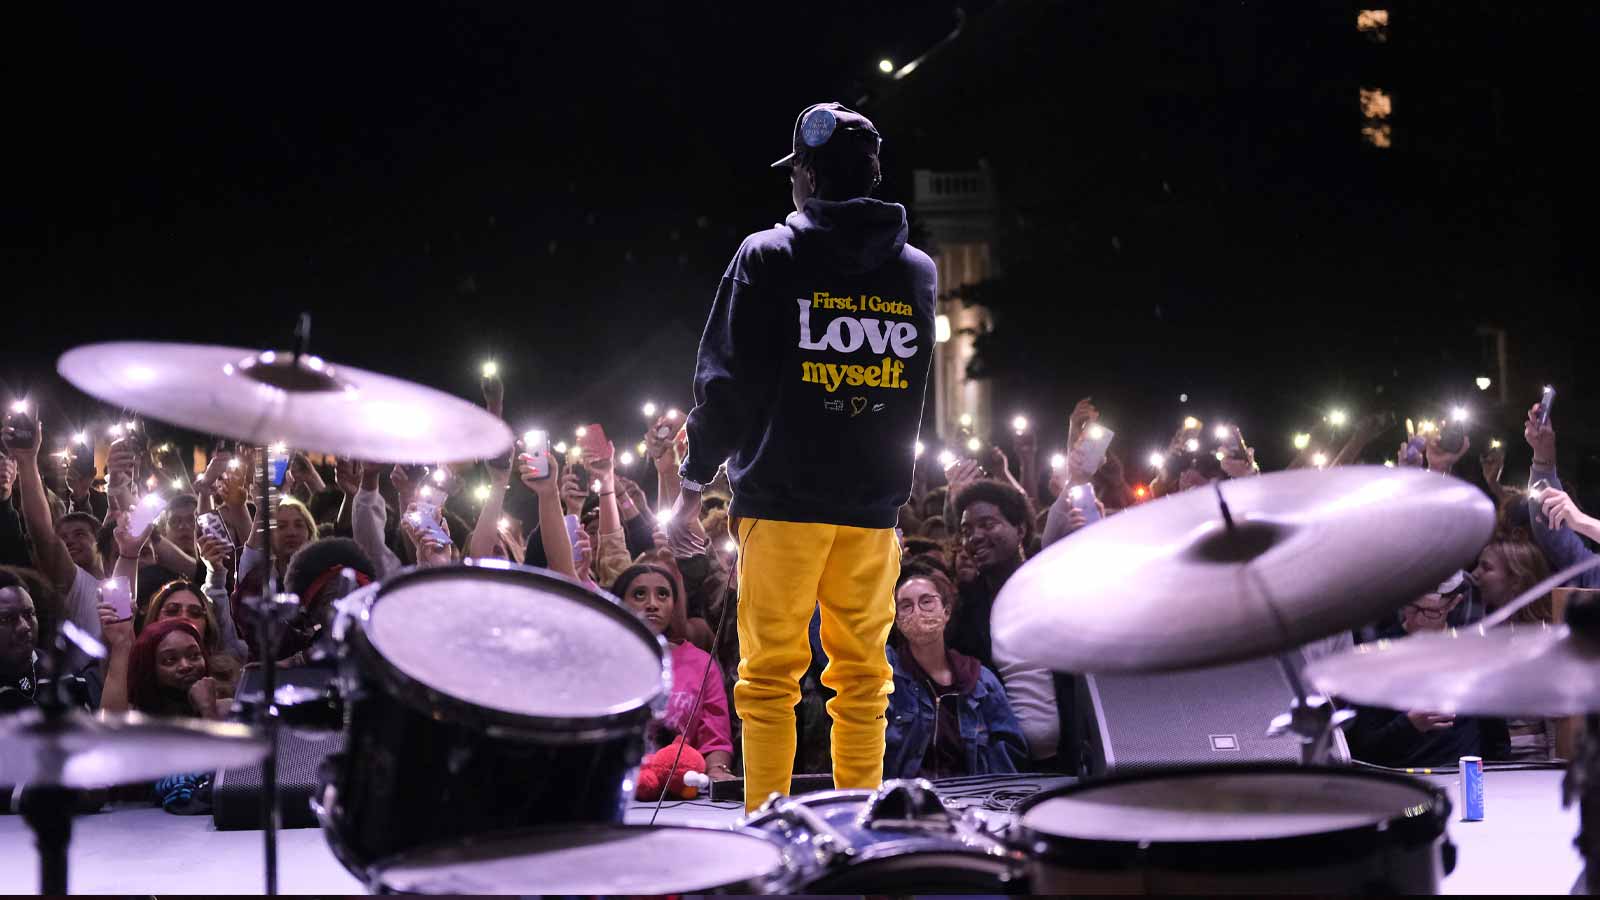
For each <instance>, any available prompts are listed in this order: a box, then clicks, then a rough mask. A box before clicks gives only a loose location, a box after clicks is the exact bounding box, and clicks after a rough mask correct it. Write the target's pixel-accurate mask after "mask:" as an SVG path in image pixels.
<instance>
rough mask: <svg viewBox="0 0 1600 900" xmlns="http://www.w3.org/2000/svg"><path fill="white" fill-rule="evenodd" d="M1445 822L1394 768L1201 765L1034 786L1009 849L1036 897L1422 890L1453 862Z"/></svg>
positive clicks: (1429, 795)
mask: <svg viewBox="0 0 1600 900" xmlns="http://www.w3.org/2000/svg"><path fill="white" fill-rule="evenodd" d="M1449 817H1450V801H1449V799H1448V798H1446V796H1445V794H1444V792H1443V791H1441V790H1439V789H1438V788H1435V787H1434V786H1433V785H1430V784H1427V783H1425V782H1421V781H1417V780H1415V779H1412V778H1406V777H1404V776H1400V775H1390V774H1383V773H1374V772H1359V771H1353V770H1350V769H1335V768H1317V767H1297V766H1287V765H1286V766H1275V767H1266V768H1262V767H1250V768H1241V767H1234V768H1218V767H1209V768H1202V769H1190V770H1183V771H1176V772H1157V773H1150V774H1141V775H1135V776H1128V777H1122V778H1111V779H1106V780H1101V781H1093V782H1084V783H1080V784H1077V785H1073V786H1072V787H1069V788H1064V789H1061V790H1057V791H1052V792H1050V793H1047V794H1041V795H1039V796H1037V797H1034V798H1032V799H1030V800H1028V801H1027V802H1026V803H1024V804H1023V805H1022V806H1021V808H1020V809H1019V810H1018V817H1017V822H1016V824H1015V825H1014V826H1013V830H1012V846H1013V847H1014V848H1015V849H1017V850H1018V851H1020V852H1023V853H1026V854H1027V855H1028V857H1029V859H1030V863H1029V872H1030V874H1031V875H1032V879H1033V888H1034V890H1036V891H1038V892H1040V893H1046V894H1066V893H1078V894H1112V893H1147V894H1169V893H1219V894H1237V893H1280V894H1286V893H1311V894H1433V893H1437V892H1438V889H1439V882H1440V880H1441V879H1442V878H1443V877H1444V876H1445V875H1447V874H1449V872H1450V871H1451V870H1452V869H1454V868H1455V847H1454V845H1453V844H1451V843H1450V842H1449V839H1448V838H1447V837H1446V836H1445V822H1446V821H1447V820H1448V819H1449Z"/></svg>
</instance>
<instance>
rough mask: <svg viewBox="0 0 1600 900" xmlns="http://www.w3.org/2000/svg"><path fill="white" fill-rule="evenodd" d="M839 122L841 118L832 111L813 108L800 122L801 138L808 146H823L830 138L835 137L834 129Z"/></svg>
mask: <svg viewBox="0 0 1600 900" xmlns="http://www.w3.org/2000/svg"><path fill="white" fill-rule="evenodd" d="M838 124H839V120H838V119H837V118H836V117H835V116H834V115H833V113H832V112H830V111H828V110H826V109H813V110H812V111H811V112H808V113H806V117H805V119H804V120H803V121H801V123H800V140H802V141H804V142H805V144H806V146H807V147H821V146H822V145H823V144H826V143H827V142H828V138H830V137H833V129H834V128H835V127H837V126H838Z"/></svg>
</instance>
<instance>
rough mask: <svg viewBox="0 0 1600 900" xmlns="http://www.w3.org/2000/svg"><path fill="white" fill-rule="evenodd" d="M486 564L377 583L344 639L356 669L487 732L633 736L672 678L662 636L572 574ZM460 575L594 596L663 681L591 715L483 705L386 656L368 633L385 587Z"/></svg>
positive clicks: (419, 705) (420, 704) (566, 739)
mask: <svg viewBox="0 0 1600 900" xmlns="http://www.w3.org/2000/svg"><path fill="white" fill-rule="evenodd" d="M495 563H497V564H489V563H487V562H486V561H482V560H466V561H463V562H461V563H456V564H452V565H449V566H430V567H426V568H420V567H417V566H410V567H407V568H404V569H401V570H399V571H398V572H395V573H394V574H392V575H391V576H390V577H388V578H386V579H384V580H383V582H382V583H380V584H379V585H378V586H377V589H376V590H374V591H373V592H372V594H371V596H370V597H369V598H367V599H366V600H365V601H364V602H363V604H362V608H361V610H360V612H359V613H357V614H356V615H354V616H353V617H352V619H353V620H352V622H351V627H350V630H349V632H348V639H349V643H350V646H351V648H352V649H353V651H354V653H355V654H356V656H357V657H359V659H360V662H361V671H360V673H358V674H362V675H366V676H367V677H370V678H373V679H375V680H376V681H377V682H378V684H379V685H380V686H382V687H383V688H384V689H385V690H386V691H387V692H388V693H389V694H391V695H392V696H394V697H395V698H396V699H398V700H400V701H401V702H403V703H405V704H406V705H407V706H410V707H411V708H412V709H413V710H415V711H416V712H419V713H421V714H423V715H425V716H429V717H432V718H436V719H440V720H442V721H448V722H453V723H456V724H461V725H466V726H468V727H473V728H479V729H482V730H484V731H485V732H487V733H489V734H491V735H497V736H503V735H509V736H516V735H519V734H520V735H527V736H529V737H534V738H538V739H542V740H550V739H555V740H557V741H558V742H563V743H588V742H592V741H599V740H605V739H607V738H613V737H619V736H624V735H627V734H630V733H632V732H634V731H635V730H637V729H639V728H641V727H643V726H644V725H645V724H646V723H648V722H649V721H650V719H651V718H652V717H653V716H654V715H655V711H656V709H655V708H656V707H657V706H658V705H660V704H661V703H663V702H664V701H665V700H666V697H667V694H668V691H669V687H668V684H669V682H668V681H667V680H666V679H667V678H670V677H671V676H670V668H669V666H670V661H671V656H670V655H669V654H668V653H667V650H666V643H665V641H664V640H663V639H662V638H661V637H660V636H659V635H656V634H653V633H652V632H651V631H650V629H648V628H646V627H645V625H644V623H643V622H640V621H639V619H638V618H637V617H636V616H634V615H633V614H632V613H630V612H628V610H627V609H626V608H625V607H623V605H622V604H621V603H619V602H618V601H617V599H616V598H615V597H613V596H611V595H610V594H609V593H606V592H605V591H601V590H598V589H591V588H589V587H588V586H587V585H584V584H583V583H582V582H579V581H578V580H576V579H574V578H568V577H567V576H565V575H561V574H559V573H556V572H551V571H549V570H548V569H539V568H535V567H533V566H520V565H514V564H511V563H500V562H499V561H498V560H497V561H495ZM463 574H468V575H472V576H475V577H484V578H492V579H496V580H500V581H506V582H512V583H523V582H524V581H525V580H526V579H530V578H531V579H534V580H537V581H543V582H555V583H556V584H558V585H561V586H562V587H565V588H571V589H572V590H573V592H574V593H575V595H576V596H577V597H581V598H584V599H587V600H590V601H594V608H595V609H597V610H598V611H600V612H601V613H602V614H604V615H606V616H608V617H610V618H611V619H612V620H613V621H615V622H617V623H619V624H621V625H622V626H623V627H624V628H626V629H628V630H630V631H632V632H633V633H634V634H635V635H636V636H638V637H640V638H642V639H643V640H644V642H645V643H646V644H648V645H649V647H650V648H651V651H652V652H653V653H654V654H655V656H656V659H657V661H658V662H659V663H660V665H661V666H662V673H663V676H662V681H661V682H660V684H659V686H658V687H657V689H656V691H655V692H654V693H653V694H651V695H649V696H646V697H642V698H638V699H636V700H634V701H629V702H627V703H622V704H617V705H614V706H612V707H611V708H610V709H608V710H606V711H605V712H602V713H598V714H595V715H588V716H538V715H529V714H526V713H516V712H510V711H507V710H501V709H494V708H492V707H488V706H480V705H478V704H476V703H471V702H469V701H466V700H463V699H461V698H460V697H458V696H456V695H454V694H447V693H444V692H443V691H441V690H439V689H437V688H434V687H432V686H430V685H428V684H426V683H424V682H422V681H421V680H419V679H417V678H415V677H413V676H411V675H409V674H407V673H406V672H404V671H403V670H401V669H400V667H399V666H397V665H395V664H394V663H393V662H392V661H390V660H389V658H388V657H387V656H385V655H384V653H383V652H382V651H381V650H379V649H378V647H376V646H375V645H374V644H373V643H372V641H371V640H369V639H368V637H367V624H368V622H370V621H371V616H372V610H373V609H374V608H376V606H377V605H378V604H379V603H381V602H382V601H383V597H384V595H385V593H387V592H388V591H389V590H392V589H396V588H398V587H400V586H401V585H412V584H416V583H418V582H426V581H432V580H439V579H444V578H449V577H460V576H461V575H463Z"/></svg>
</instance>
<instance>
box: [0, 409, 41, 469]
mask: <svg viewBox="0 0 1600 900" xmlns="http://www.w3.org/2000/svg"><path fill="white" fill-rule="evenodd" d="M43 438H44V423H42V422H40V421H39V420H38V419H34V420H33V440H31V441H23V440H19V439H18V434H17V429H16V428H15V427H14V426H11V425H7V426H5V427H4V428H3V429H0V443H3V444H5V447H6V450H7V451H9V452H10V454H11V455H12V456H15V457H16V458H17V462H18V464H20V465H28V464H32V465H33V466H34V467H35V468H38V465H39V442H40V440H42V439H43Z"/></svg>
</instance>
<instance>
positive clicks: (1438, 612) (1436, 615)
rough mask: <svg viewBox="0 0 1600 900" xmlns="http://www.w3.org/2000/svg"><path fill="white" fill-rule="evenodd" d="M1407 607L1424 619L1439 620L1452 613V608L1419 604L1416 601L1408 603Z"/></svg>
mask: <svg viewBox="0 0 1600 900" xmlns="http://www.w3.org/2000/svg"><path fill="white" fill-rule="evenodd" d="M1406 609H1408V610H1410V611H1411V612H1412V613H1414V614H1416V615H1418V616H1421V617H1422V618H1424V619H1433V620H1434V621H1438V620H1439V619H1442V618H1444V617H1445V616H1447V615H1449V614H1450V610H1448V609H1446V608H1445V607H1442V606H1440V607H1433V606H1418V605H1417V604H1415V603H1408V604H1406Z"/></svg>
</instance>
